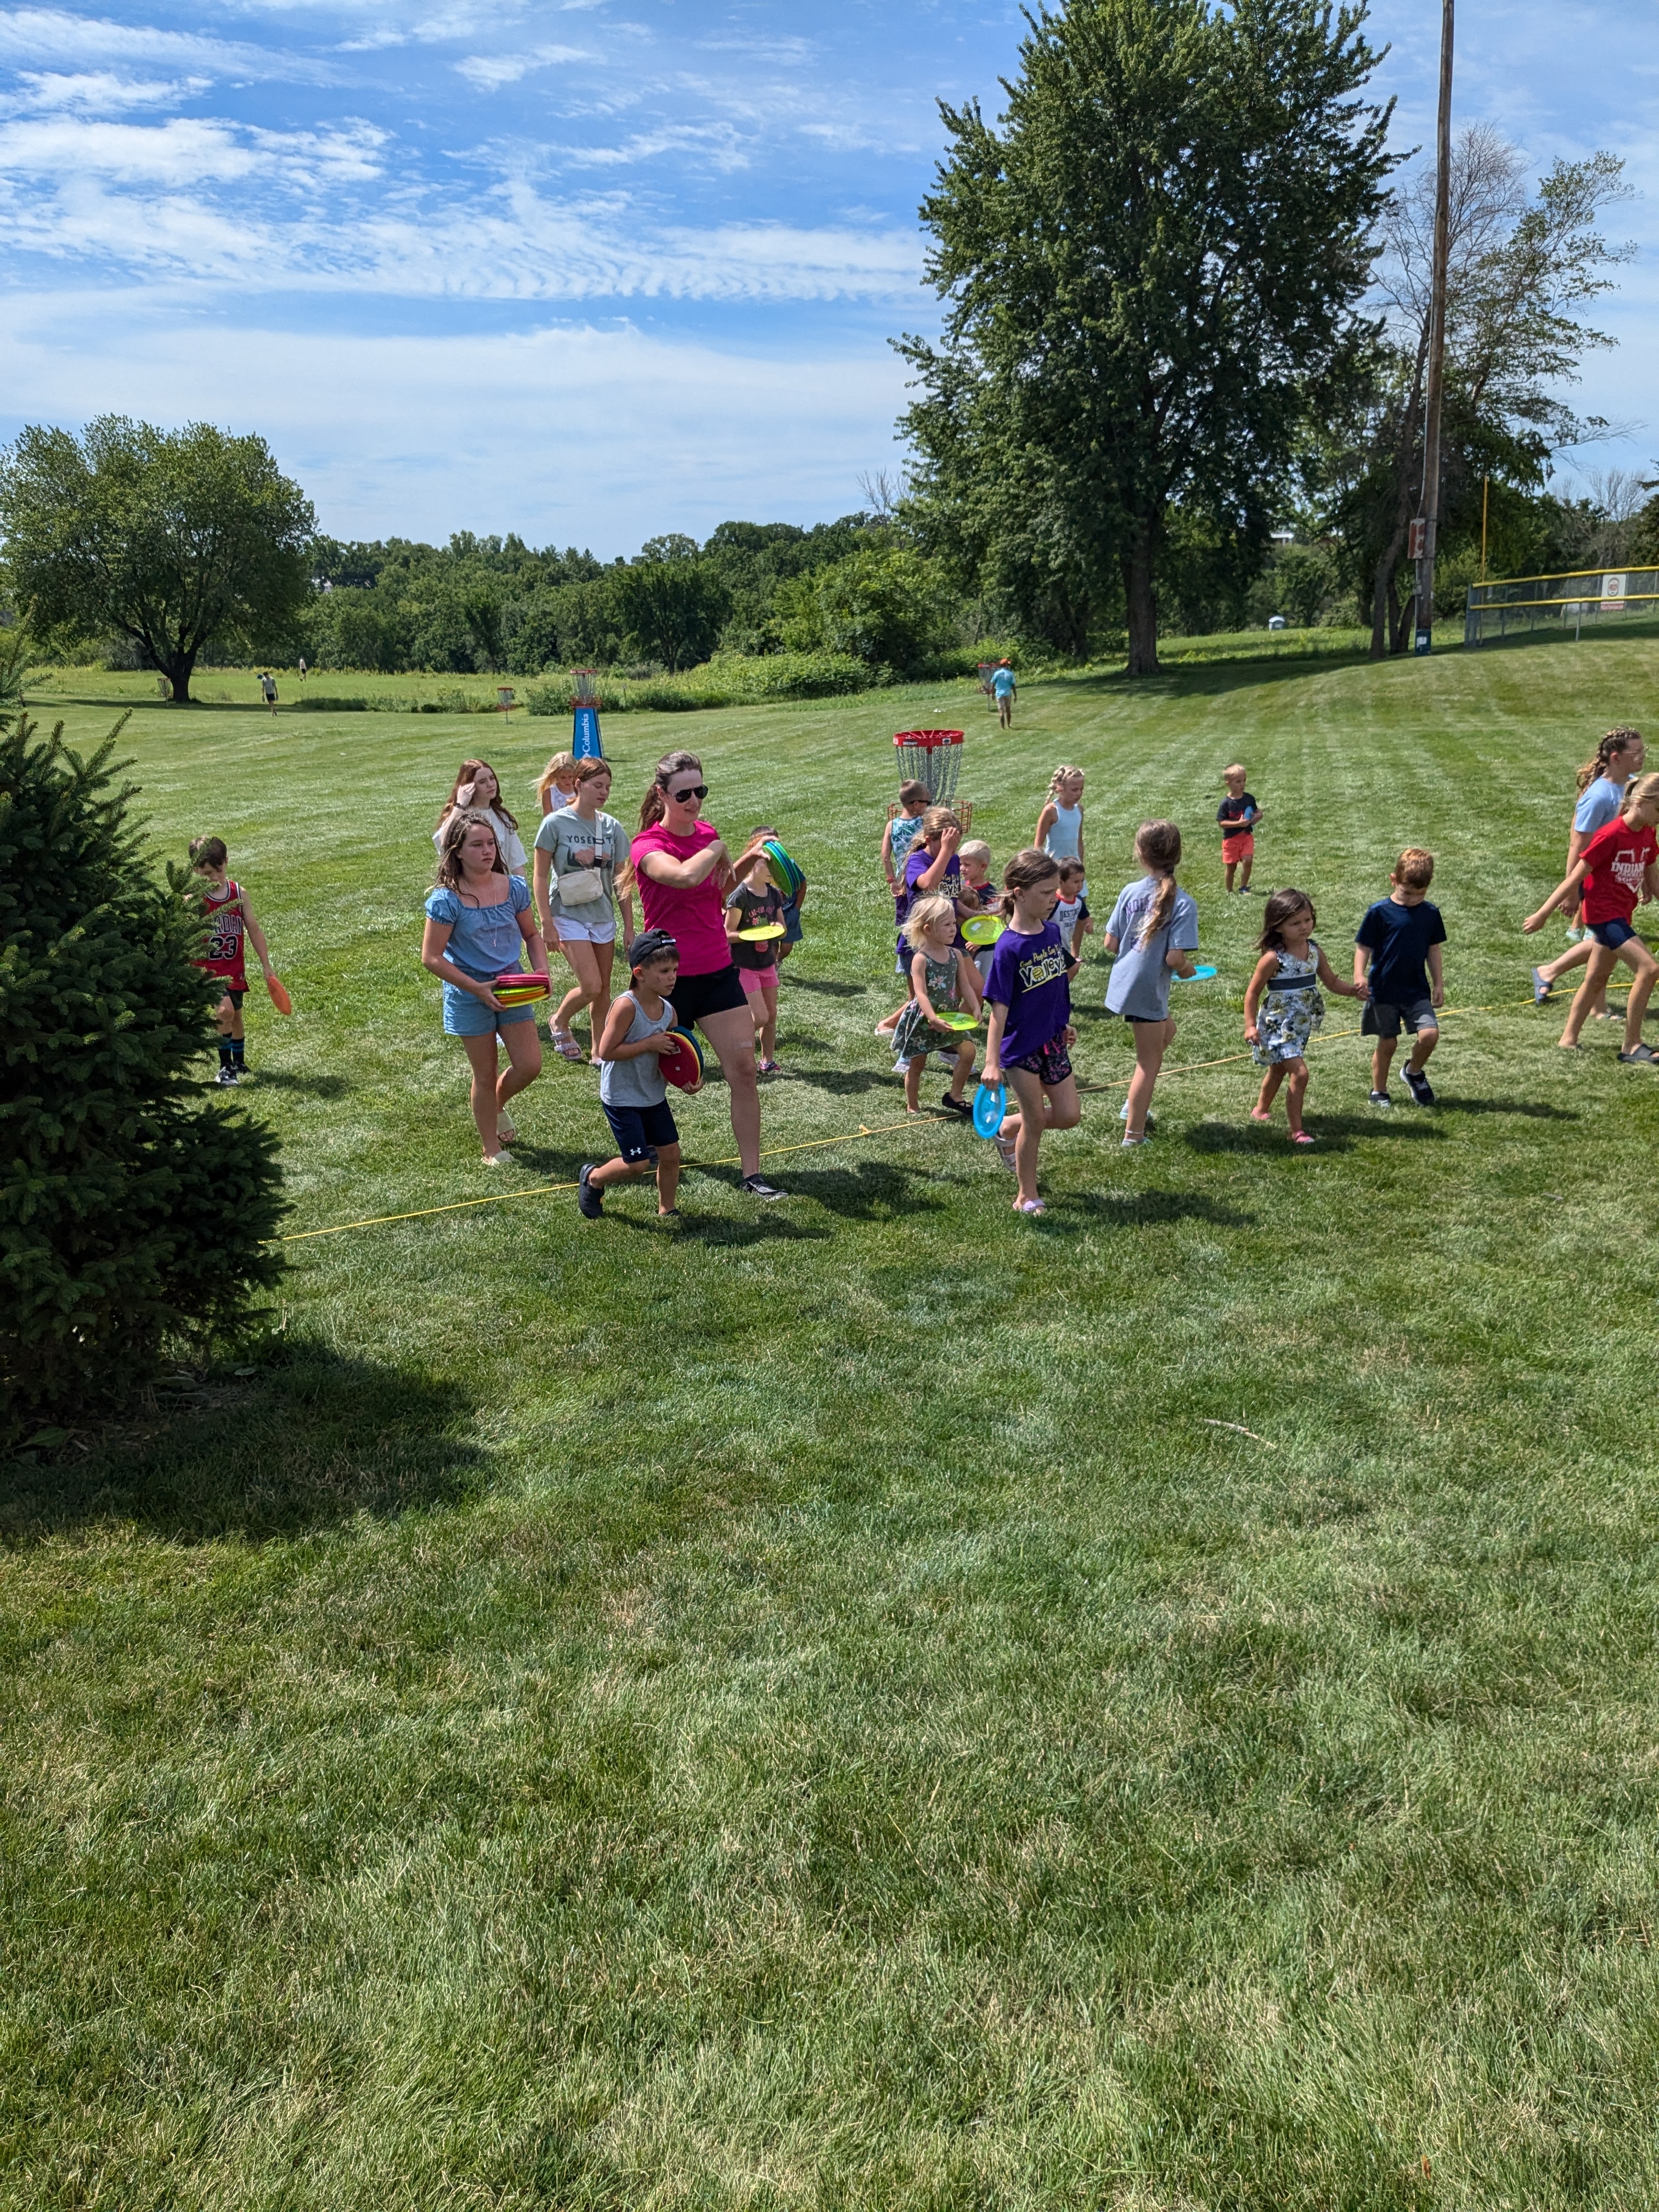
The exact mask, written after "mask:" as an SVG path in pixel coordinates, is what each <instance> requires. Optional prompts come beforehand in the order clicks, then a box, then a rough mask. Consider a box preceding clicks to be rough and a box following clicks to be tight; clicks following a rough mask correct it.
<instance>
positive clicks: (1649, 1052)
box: [1619, 1044, 1659, 1066]
mask: <svg viewBox="0 0 1659 2212" xmlns="http://www.w3.org/2000/svg"><path fill="white" fill-rule="evenodd" d="M1619 1057H1620V1060H1623V1061H1624V1062H1625V1064H1626V1066H1629V1064H1630V1062H1631V1061H1632V1060H1641V1061H1643V1062H1644V1063H1646V1062H1649V1061H1651V1060H1659V1052H1656V1051H1655V1050H1654V1048H1653V1047H1652V1046H1651V1045H1650V1044H1638V1045H1637V1046H1635V1047H1633V1048H1632V1050H1631V1051H1629V1052H1621V1053H1620V1055H1619Z"/></svg>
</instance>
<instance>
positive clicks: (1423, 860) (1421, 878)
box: [1394, 845, 1434, 891]
mask: <svg viewBox="0 0 1659 2212" xmlns="http://www.w3.org/2000/svg"><path fill="white" fill-rule="evenodd" d="M1394 879H1395V883H1397V884H1405V886H1406V888H1407V890H1413V891H1425V890H1427V889H1428V888H1429V885H1430V884H1431V883H1432V882H1433V881H1434V854H1432V853H1428V852H1425V850H1424V849H1423V848H1422V846H1421V845H1407V848H1406V849H1405V851H1404V852H1403V853H1402V854H1401V855H1400V858H1399V859H1398V860H1396V861H1395V864H1394Z"/></svg>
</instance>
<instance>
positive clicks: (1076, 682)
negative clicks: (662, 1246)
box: [1045, 647, 1369, 701]
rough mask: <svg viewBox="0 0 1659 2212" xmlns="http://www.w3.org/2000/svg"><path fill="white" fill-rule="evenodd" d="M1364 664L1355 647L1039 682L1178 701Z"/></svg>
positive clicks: (1086, 693)
mask: <svg viewBox="0 0 1659 2212" xmlns="http://www.w3.org/2000/svg"><path fill="white" fill-rule="evenodd" d="M1367 659H1369V655H1368V654H1367V653H1365V652H1364V649H1363V648H1359V647H1356V648H1354V649H1353V650H1352V651H1349V652H1343V653H1298V654H1291V653H1284V654H1281V655H1279V656H1278V657H1277V658H1274V659H1266V658H1264V659H1260V660H1206V661H1188V662H1185V663H1175V664H1172V665H1169V666H1167V667H1164V668H1163V669H1161V670H1160V671H1159V672H1158V674H1157V675H1156V676H1136V677H1131V676H1130V675H1129V674H1128V673H1127V671H1126V670H1123V669H1121V668H1120V669H1114V670H1112V671H1110V672H1109V673H1108V674H1106V675H1102V676H1073V677H1067V676H1056V677H1052V678H1047V679H1045V680H1046V681H1047V682H1048V683H1051V684H1054V685H1056V686H1058V687H1059V688H1060V689H1062V690H1066V691H1069V692H1071V693H1072V694H1073V696H1081V697H1094V698H1111V697H1114V696H1126V695H1127V696H1133V698H1134V699H1136V700H1137V701H1139V700H1142V699H1158V700H1176V701H1179V700H1182V699H1201V698H1212V697H1215V696H1225V694H1227V693H1229V692H1233V691H1253V690H1259V689H1260V688H1261V686H1262V685H1263V684H1285V683H1296V682H1300V681H1303V680H1305V679H1306V678H1308V677H1310V676H1324V675H1327V674H1328V673H1330V672H1331V671H1334V670H1337V669H1342V668H1353V667H1356V666H1360V667H1363V666H1364V664H1365V662H1366V660H1367Z"/></svg>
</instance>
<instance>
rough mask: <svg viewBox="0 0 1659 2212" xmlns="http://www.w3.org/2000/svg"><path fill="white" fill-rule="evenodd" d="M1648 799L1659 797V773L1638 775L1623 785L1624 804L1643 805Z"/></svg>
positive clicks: (1628, 805) (1630, 805)
mask: <svg viewBox="0 0 1659 2212" xmlns="http://www.w3.org/2000/svg"><path fill="white" fill-rule="evenodd" d="M1650 799H1659V775H1638V777H1637V778H1636V779H1635V781H1633V782H1631V783H1627V784H1626V786H1625V805H1626V807H1627V808H1628V807H1632V806H1645V805H1647V803H1648V801H1649V800H1650Z"/></svg>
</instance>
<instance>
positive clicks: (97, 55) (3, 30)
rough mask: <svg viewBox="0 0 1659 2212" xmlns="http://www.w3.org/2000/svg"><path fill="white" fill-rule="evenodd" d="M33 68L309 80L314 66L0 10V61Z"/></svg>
mask: <svg viewBox="0 0 1659 2212" xmlns="http://www.w3.org/2000/svg"><path fill="white" fill-rule="evenodd" d="M0 58H10V59H12V60H14V61H16V62H20V63H25V64H31V65H33V66H36V67H38V66H39V65H40V64H41V63H43V62H67V63H69V64H71V65H72V66H76V67H82V68H92V69H95V68H97V67H99V66H100V64H110V63H120V62H159V63H161V64H163V65H164V66H170V67H172V68H173V69H182V70H214V71H216V72H217V73H219V74H221V75H224V74H231V73H234V74H235V75H237V76H260V77H313V76H316V75H317V74H318V71H317V70H316V69H315V67H314V65H313V64H310V63H309V62H307V61H305V60H303V59H301V58H297V57H295V55H293V54H292V53H289V52H273V51H271V50H270V49H269V48H266V47H264V46H247V45H245V44H242V43H240V42H234V41H231V40H222V39H204V38H197V37H195V36H194V35H192V34H191V33H188V32H184V31H158V30H155V29H152V28H151V27H149V26H148V25H144V24H128V23H112V22H109V21H106V20H104V19H103V18H100V17H97V16H91V15H69V14H67V13H66V12H65V11H64V9H58V8H12V9H0Z"/></svg>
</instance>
